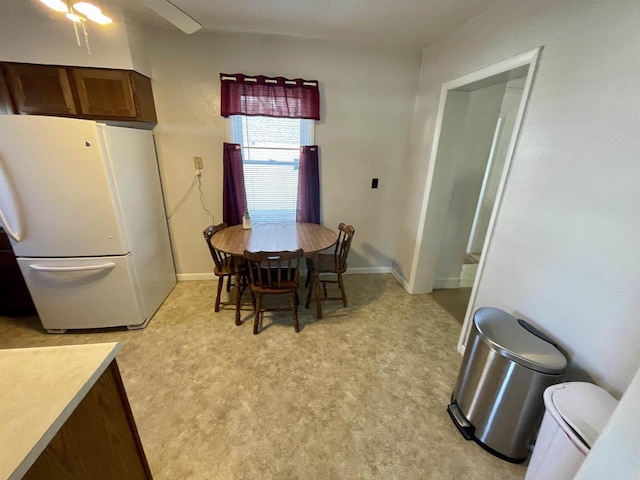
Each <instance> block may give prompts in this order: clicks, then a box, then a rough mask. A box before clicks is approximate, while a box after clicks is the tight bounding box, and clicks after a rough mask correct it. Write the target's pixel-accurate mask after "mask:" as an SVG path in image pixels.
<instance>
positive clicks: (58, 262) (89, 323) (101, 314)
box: [18, 254, 146, 330]
mask: <svg viewBox="0 0 640 480" xmlns="http://www.w3.org/2000/svg"><path fill="white" fill-rule="evenodd" d="M18 264H19V265H20V270H21V271H22V274H23V276H24V278H25V280H26V282H27V286H28V287H29V291H30V292H31V296H32V297H33V302H34V303H35V305H36V309H37V310H38V315H39V316H40V320H41V321H42V326H43V327H44V328H46V329H47V330H66V329H84V328H101V327H115V326H128V327H137V326H141V325H144V324H145V322H146V318H145V316H144V313H143V308H142V302H141V300H140V293H139V291H138V287H137V280H136V278H135V273H134V268H133V262H132V259H131V255H130V254H129V255H122V256H113V257H89V258H62V259H59V258H56V259H45V258H18Z"/></svg>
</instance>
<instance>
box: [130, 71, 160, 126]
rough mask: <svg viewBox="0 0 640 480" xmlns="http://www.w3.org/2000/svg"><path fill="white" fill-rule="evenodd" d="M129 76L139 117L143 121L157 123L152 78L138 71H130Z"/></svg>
mask: <svg viewBox="0 0 640 480" xmlns="http://www.w3.org/2000/svg"><path fill="white" fill-rule="evenodd" d="M129 78H130V81H131V86H132V88H133V97H134V98H135V100H136V108H137V110H138V119H139V120H140V121H142V122H149V123H157V122H158V118H157V116H156V105H155V101H154V100H153V88H152V87H151V79H150V78H148V77H145V76H144V75H142V74H140V73H138V72H129Z"/></svg>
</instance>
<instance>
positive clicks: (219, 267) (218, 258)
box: [202, 223, 247, 312]
mask: <svg viewBox="0 0 640 480" xmlns="http://www.w3.org/2000/svg"><path fill="white" fill-rule="evenodd" d="M225 228H227V224H226V223H221V224H219V225H211V226H210V227H207V228H206V229H205V230H204V232H202V234H203V235H204V238H205V239H206V241H207V245H208V246H209V251H210V252H211V257H213V262H214V263H215V267H214V269H213V273H214V274H215V275H216V277H218V293H217V295H216V307H215V311H216V312H219V311H220V305H234V306H236V307H237V305H236V301H235V300H234V301H227V302H221V301H220V295H221V293H222V287H223V284H224V279H225V278H226V279H227V292H230V291H231V287H232V286H234V283H232V280H233V279H234V278H235V276H236V273H237V272H236V268H237V266H240V267H241V270H242V274H241V276H240V279H241V281H240V285H239V286H238V288H240V296H241V297H242V293H243V292H244V290H245V288H247V276H246V268H243V267H242V266H241V265H237V264H236V262H237V261H238V260H237V259H236V258H234V257H233V256H232V255H227V254H226V253H224V252H221V251H220V250H218V249H217V248H215V247H214V246H213V245H211V237H213V235H215V234H216V233H217V232H219V231H220V230H223V229H225Z"/></svg>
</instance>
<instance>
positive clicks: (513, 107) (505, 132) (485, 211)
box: [468, 78, 525, 254]
mask: <svg viewBox="0 0 640 480" xmlns="http://www.w3.org/2000/svg"><path fill="white" fill-rule="evenodd" d="M524 82H525V79H524V78H517V79H515V80H510V81H509V82H507V88H506V90H505V92H504V98H503V100H502V106H501V107H500V116H499V117H500V119H502V122H501V125H500V130H499V132H498V135H497V138H496V144H495V146H494V147H493V148H494V152H493V158H492V159H491V165H490V166H489V171H488V172H487V173H485V175H486V180H485V179H483V181H484V183H485V186H484V192H483V193H482V199H481V200H480V202H479V203H480V205H479V207H480V208H479V211H478V212H477V216H478V218H477V220H475V221H476V227H475V233H474V238H473V242H472V243H471V249H470V250H468V252H469V253H478V254H480V253H482V247H483V246H484V239H485V237H486V235H487V229H488V227H489V220H490V218H491V212H492V211H493V205H494V204H495V202H496V197H497V193H498V186H499V185H500V178H502V171H503V169H504V165H505V162H506V160H507V153H508V150H509V144H510V143H511V142H510V141H511V135H512V133H513V128H514V126H515V122H516V117H517V115H518V108H519V107H520V101H521V100H522V92H523V90H524Z"/></svg>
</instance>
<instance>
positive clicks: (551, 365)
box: [473, 307, 567, 375]
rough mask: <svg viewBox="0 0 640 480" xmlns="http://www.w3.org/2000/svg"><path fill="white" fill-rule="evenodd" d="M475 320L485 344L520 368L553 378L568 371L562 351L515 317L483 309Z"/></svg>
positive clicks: (489, 308) (500, 311)
mask: <svg viewBox="0 0 640 480" xmlns="http://www.w3.org/2000/svg"><path fill="white" fill-rule="evenodd" d="M473 319H474V322H475V325H476V328H477V330H478V332H479V333H480V337H481V338H482V339H483V340H484V341H485V343H487V344H488V345H489V347H490V348H491V349H493V350H494V351H496V352H498V353H500V354H501V355H503V356H504V357H507V358H509V359H510V360H513V361H514V362H516V363H517V364H518V365H522V366H523V367H526V368H530V369H532V370H536V371H538V372H542V373H547V374H552V375H557V374H560V373H562V372H564V371H565V369H566V368H567V359H566V357H565V356H564V355H563V354H562V352H560V350H558V349H557V348H556V347H555V346H554V345H553V344H551V343H550V342H548V341H547V340H544V339H542V338H541V337H538V336H536V335H534V334H533V333H532V332H530V331H529V330H527V329H525V328H524V327H523V326H522V325H520V323H518V319H517V318H516V317H514V316H513V315H509V314H508V313H507V312H505V311H503V310H500V309H499V308H493V307H482V308H479V309H478V310H477V311H476V313H475V314H474V316H473Z"/></svg>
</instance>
